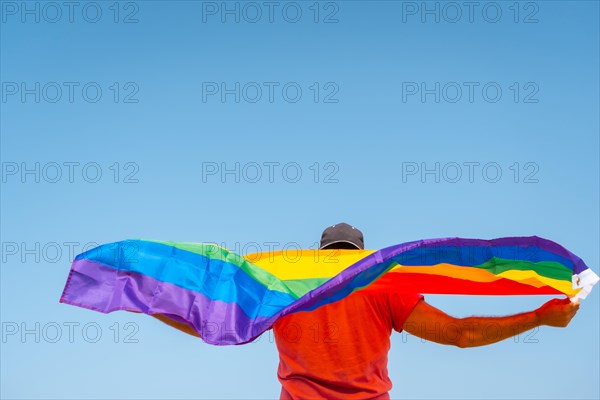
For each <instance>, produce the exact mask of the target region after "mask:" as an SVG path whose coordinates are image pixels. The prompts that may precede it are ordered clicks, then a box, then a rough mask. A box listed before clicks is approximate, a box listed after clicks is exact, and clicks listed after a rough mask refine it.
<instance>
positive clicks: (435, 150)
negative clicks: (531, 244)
mask: <svg viewBox="0 0 600 400" xmlns="http://www.w3.org/2000/svg"><path fill="white" fill-rule="evenodd" d="M73 4H74V5H73V6H72V7H73V8H71V9H70V8H69V7H68V6H66V5H64V4H63V3H62V2H56V3H46V2H26V3H22V2H10V1H2V2H1V10H2V21H1V22H2V26H1V31H0V32H1V51H0V56H1V57H0V58H1V61H0V67H1V81H2V99H1V103H0V105H1V107H2V111H1V114H2V115H1V117H2V122H1V130H2V142H1V156H2V194H1V201H2V227H1V233H2V239H1V242H2V267H1V289H2V292H1V300H2V304H1V312H2V315H1V320H2V342H1V346H2V349H1V350H2V351H1V354H2V357H1V367H2V372H1V381H0V386H1V393H0V395H1V397H2V398H12V399H20V398H28V399H42V398H65V399H75V398H78V399H81V398H83V399H92V398H121V399H123V398H131V399H134V398H136V399H141V398H152V399H166V398H176V399H191V398H196V399H197V398H207V399H208V398H276V397H277V396H278V394H279V384H278V381H277V379H276V368H277V352H276V349H275V345H274V343H273V341H272V337H269V336H268V335H265V336H263V337H262V338H261V340H260V341H259V342H258V343H253V344H249V345H246V346H237V347H213V346H209V345H206V344H204V343H202V342H201V341H199V340H198V339H195V338H192V337H188V336H186V335H184V334H182V333H179V332H177V331H175V330H173V329H172V328H169V327H168V326H166V325H163V324H162V323H160V322H159V321H156V320H154V319H153V318H150V317H147V316H144V315H137V314H132V313H126V312H117V313H112V314H109V315H103V314H100V313H95V312H92V311H89V310H84V309H79V308H76V307H71V306H67V305H64V304H59V303H58V299H59V297H60V294H61V291H62V289H63V287H64V283H65V279H66V276H67V273H68V271H69V267H70V261H71V258H72V255H73V254H72V253H79V252H80V251H81V250H82V249H84V247H85V246H86V245H89V244H90V243H91V244H93V243H106V242H112V241H117V240H122V239H127V238H153V239H161V240H176V241H195V242H201V241H214V242H218V243H220V244H223V245H225V246H226V247H229V248H231V249H233V250H238V251H240V252H242V253H243V252H244V251H256V250H257V246H258V250H267V247H268V246H269V243H270V242H276V243H277V244H276V245H275V246H276V248H283V247H288V248H292V247H294V246H296V247H297V246H301V247H314V244H315V242H316V241H317V240H318V239H319V235H320V233H321V230H322V229H323V228H324V227H325V226H327V225H330V224H333V223H336V222H340V221H347V222H349V223H352V224H354V225H356V226H357V227H359V228H360V229H362V230H363V232H364V233H365V236H366V246H367V247H368V248H370V249H379V248H382V247H385V246H388V245H392V244H397V243H401V242H404V241H410V240H416V239H421V238H434V237H447V236H459V237H472V238H485V239H490V238H495V237H502V236H521V235H534V234H535V235H538V236H542V237H545V238H548V239H551V240H554V241H556V242H559V243H561V244H562V245H564V246H565V247H567V248H568V249H570V250H571V251H573V252H574V253H576V254H577V255H579V256H580V257H582V258H583V259H584V260H585V261H586V262H587V263H588V265H590V267H591V268H592V269H594V270H595V271H596V272H597V273H598V265H599V261H600V259H599V252H598V243H599V242H600V237H599V210H598V204H599V201H600V196H599V115H598V112H599V111H598V110H599V109H600V104H599V90H598V89H599V81H598V71H599V70H600V65H599V58H598V51H599V50H598V49H599V47H600V44H599V29H598V23H599V22H598V21H599V7H598V2H595V1H538V2H521V3H516V5H515V3H514V2H512V1H510V2H491V3H490V2H475V4H474V5H473V8H472V9H469V8H468V6H465V5H464V4H463V2H456V3H447V2H429V3H427V4H426V5H425V6H423V3H422V2H400V1H398V2H394V1H373V2H367V1H339V2H321V3H317V5H316V6H315V3H314V2H313V1H308V2H303V1H299V2H275V3H273V6H272V8H269V6H266V5H264V4H263V2H256V3H236V2H227V3H222V2H220V1H219V2H198V1H173V2H166V1H133V2H119V3H115V2H113V1H108V2H103V1H99V2H95V3H94V2H75V3H73ZM225 4H226V5H225ZM236 7H237V9H236ZM425 7H426V8H427V9H425ZM436 7H437V8H436ZM225 8H227V9H225ZM227 10H233V11H232V13H228V11H227ZM236 19H237V20H236ZM94 21H95V22H94ZM115 21H116V22H115ZM294 21H296V22H294ZM315 21H317V22H315ZM236 83H237V84H239V85H238V86H236ZM98 90H100V92H98ZM298 90H300V91H301V94H300V92H299V91H298ZM236 97H237V98H238V100H239V101H237V102H236ZM436 100H437V101H436ZM236 163H239V164H237V166H236ZM257 167H258V168H257ZM236 168H238V170H236ZM224 169H226V170H227V171H230V172H229V173H226V174H225V175H223V176H222V175H221V173H222V172H223V170H224ZM436 169H437V172H436ZM28 171H29V172H28ZM231 171H232V172H231ZM424 171H425V172H427V171H430V172H429V173H425V174H422V173H423V172H424ZM431 171H433V172H431ZM317 172H318V174H317ZM298 173H301V175H300V176H298ZM498 173H501V175H498ZM99 174H100V175H99ZM598 292H599V290H598V288H596V291H595V292H593V293H592V295H591V296H590V297H589V298H588V299H587V300H585V301H584V302H583V304H582V307H581V309H580V311H579V314H578V315H577V317H576V318H575V319H574V320H573V322H572V324H571V325H570V326H569V327H568V328H567V329H552V328H547V327H544V328H540V329H539V330H538V331H535V332H533V333H530V334H528V335H521V336H519V337H517V338H516V339H514V340H513V339H511V340H507V341H505V342H503V343H499V344H497V345H493V346H489V347H485V348H476V349H455V348H445V347H443V346H440V345H435V344H432V343H422V342H421V341H420V340H418V339H417V338H415V337H412V336H403V335H400V334H396V335H395V336H394V338H393V347H392V350H391V353H390V365H389V372H390V376H391V378H392V380H393V382H394V388H393V390H392V395H393V397H394V398H396V397H398V398H410V399H448V398H456V399H458V398H471V399H498V398H514V399H516V398H519V399H522V398H527V399H529V398H531V399H533V398H556V399H559V398H560V399H564V398H581V399H593V398H598V397H599V396H600V392H599V382H598V376H600V371H599V359H600V354H599V342H600V340H599V322H598V315H599V296H598ZM426 298H427V299H428V301H430V302H431V303H432V304H434V305H435V306H437V307H440V308H442V309H443V310H445V311H447V312H448V313H451V314H453V315H457V316H467V315H472V314H476V315H504V314H509V313H513V312H519V311H525V310H530V309H533V308H535V307H537V306H539V305H540V304H542V303H543V302H544V301H546V300H547V298H546V297H510V298H496V297H468V296H426ZM24 330H27V332H25V331H24ZM98 332H101V333H100V334H98ZM117 334H118V335H117ZM128 335H129V336H128Z"/></svg>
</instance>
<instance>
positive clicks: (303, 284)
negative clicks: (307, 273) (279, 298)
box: [283, 278, 331, 298]
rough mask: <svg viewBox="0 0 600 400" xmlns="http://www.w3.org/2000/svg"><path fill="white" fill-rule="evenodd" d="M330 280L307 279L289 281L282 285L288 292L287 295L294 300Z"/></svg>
mask: <svg viewBox="0 0 600 400" xmlns="http://www.w3.org/2000/svg"><path fill="white" fill-rule="evenodd" d="M329 279H331V278H308V279H290V280H284V281H283V283H285V285H286V286H287V287H288V289H289V290H290V291H289V292H288V293H289V294H290V295H292V296H294V297H296V298H300V297H302V296H304V295H305V294H306V293H308V292H310V291H311V290H313V289H316V288H318V287H319V286H321V285H322V284H324V283H325V282H327V281H328V280H329Z"/></svg>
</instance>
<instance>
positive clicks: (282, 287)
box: [142, 239, 299, 299]
mask: <svg viewBox="0 0 600 400" xmlns="http://www.w3.org/2000/svg"><path fill="white" fill-rule="evenodd" d="M142 240H144V241H146V242H154V243H160V244H164V245H165V246H172V247H175V248H177V249H180V250H184V251H189V252H192V253H196V254H200V255H203V256H205V257H208V258H211V259H213V260H221V261H223V262H227V263H230V264H233V265H236V266H237V267H239V268H240V269H241V270H243V271H244V272H245V273H246V274H248V275H249V276H251V277H252V278H253V279H254V280H255V281H257V282H258V283H260V284H261V285H264V286H266V287H267V289H269V290H275V291H278V292H282V293H287V294H289V295H290V296H292V297H294V298H296V299H298V298H299V296H298V295H297V293H296V292H295V291H294V289H292V288H289V287H288V286H287V285H286V283H285V282H283V281H282V280H281V279H279V278H278V277H276V276H275V275H273V274H271V273H270V272H268V271H265V270H264V269H262V268H260V267H258V266H256V265H254V264H252V263H251V262H249V261H248V260H246V259H245V258H243V257H241V256H239V255H237V254H235V253H232V252H230V251H228V250H225V249H224V248H222V247H219V246H217V245H215V244H212V243H187V242H164V241H160V240H148V239H142Z"/></svg>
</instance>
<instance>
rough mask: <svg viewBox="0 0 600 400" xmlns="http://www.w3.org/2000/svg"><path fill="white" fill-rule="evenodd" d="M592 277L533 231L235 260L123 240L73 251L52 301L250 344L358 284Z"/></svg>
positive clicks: (421, 289) (513, 286)
mask: <svg viewBox="0 0 600 400" xmlns="http://www.w3.org/2000/svg"><path fill="white" fill-rule="evenodd" d="M598 280H599V278H598V275H596V274H595V273H594V272H593V271H592V270H590V269H589V268H588V266H587V265H586V264H585V263H584V262H583V261H582V260H581V259H580V258H579V257H577V256H576V255H574V254H573V253H571V252H570V251H568V250H567V249H565V248H564V247H562V246H560V245H559V244H557V243H555V242H552V241H550V240H547V239H543V238H540V237H537V236H531V237H507V238H500V239H493V240H480V239H461V238H442V239H428V240H419V241H414V242H408V243H403V244H398V245H395V246H390V247H387V248H384V249H381V250H378V251H373V250H294V249H292V250H288V251H275V252H264V253H255V254H249V255H246V256H244V257H242V256H239V255H237V254H235V253H232V252H230V251H228V250H227V249H225V248H222V247H219V246H217V245H215V244H210V243H183V242H161V241H153V240H125V241H121V242H116V243H110V244H105V245H102V246H99V247H97V248H95V249H92V250H89V251H87V252H85V253H82V254H80V255H78V256H77V257H76V258H75V260H74V261H73V264H72V266H71V271H70V273H69V276H68V278H67V282H66V285H65V288H64V291H63V293H62V296H61V298H60V302H62V303H67V304H71V305H75V306H79V307H84V308H87V309H91V310H95V311H100V312H103V313H109V312H112V311H116V310H126V311H131V312H137V313H145V314H148V315H152V316H154V317H157V318H159V319H161V320H162V321H163V322H167V323H170V324H171V325H173V326H174V327H176V328H178V329H181V330H183V331H186V332H188V333H192V334H195V335H197V336H199V337H201V338H202V339H203V340H204V341H205V342H207V343H210V344H214V345H232V344H243V343H247V342H250V341H252V340H254V339H255V338H257V337H258V336H260V334H262V333H263V332H264V331H266V330H267V329H269V328H271V327H272V325H273V324H274V323H275V321H277V319H279V318H281V317H283V316H285V315H288V314H291V313H294V312H299V311H310V310H314V309H315V308H317V307H320V306H322V305H325V304H329V303H332V302H334V301H338V300H341V299H343V298H344V297H346V296H347V295H349V294H350V293H352V292H354V291H356V290H360V289H361V288H363V287H365V286H367V285H377V288H378V289H380V290H386V291H400V292H412V293H426V294H469V295H532V294H546V295H548V294H549V295H552V294H565V295H567V296H569V297H571V298H572V299H580V298H585V297H586V296H587V295H588V294H589V293H590V291H591V289H592V287H593V286H594V285H595V284H596V283H597V282H598Z"/></svg>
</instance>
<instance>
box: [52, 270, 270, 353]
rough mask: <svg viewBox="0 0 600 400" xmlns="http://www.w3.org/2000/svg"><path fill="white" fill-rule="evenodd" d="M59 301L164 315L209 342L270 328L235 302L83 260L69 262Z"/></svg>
mask: <svg viewBox="0 0 600 400" xmlns="http://www.w3.org/2000/svg"><path fill="white" fill-rule="evenodd" d="M60 302H61V303H67V304H72V305H75V306H79V307H83V308H88V309H91V310H95V311H100V312H102V313H109V312H112V311H117V310H125V311H134V312H142V313H145V314H148V315H152V314H163V315H166V316H168V317H170V318H172V319H174V320H176V321H179V322H183V323H185V324H187V325H189V326H191V327H193V329H194V330H195V331H196V332H198V334H199V335H200V336H201V337H202V339H203V340H204V341H205V342H207V343H210V344H214V345H230V344H242V343H246V342H249V341H252V340H253V339H254V338H256V337H257V336H259V335H260V334H261V333H262V332H264V331H265V330H266V329H268V328H269V327H270V326H271V325H270V324H271V322H270V321H267V320H266V318H264V317H260V318H257V319H250V318H249V317H248V316H247V315H246V314H245V313H244V312H243V311H242V309H241V308H240V307H239V306H238V305H237V304H236V303H225V302H223V301H220V300H211V299H209V298H208V297H206V296H204V295H203V294H202V293H199V292H194V291H191V290H187V289H184V288H181V287H179V286H176V285H173V284H172V283H168V282H162V281H159V280H157V279H154V278H151V277H149V276H146V275H142V274H138V273H136V272H124V271H119V270H116V269H114V268H110V267H106V266H104V265H102V264H99V263H96V262H94V261H90V260H87V259H82V260H76V261H75V262H74V263H73V265H72V267H71V272H70V273H69V277H68V279H67V284H66V286H65V290H64V291H63V294H62V296H61V299H60ZM274 317H276V316H274ZM270 319H272V320H273V321H274V320H275V319H276V318H275V319H274V318H273V317H272V318H270Z"/></svg>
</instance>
